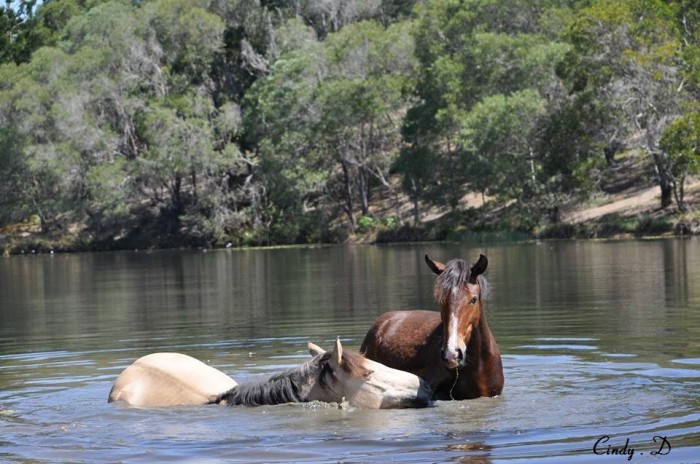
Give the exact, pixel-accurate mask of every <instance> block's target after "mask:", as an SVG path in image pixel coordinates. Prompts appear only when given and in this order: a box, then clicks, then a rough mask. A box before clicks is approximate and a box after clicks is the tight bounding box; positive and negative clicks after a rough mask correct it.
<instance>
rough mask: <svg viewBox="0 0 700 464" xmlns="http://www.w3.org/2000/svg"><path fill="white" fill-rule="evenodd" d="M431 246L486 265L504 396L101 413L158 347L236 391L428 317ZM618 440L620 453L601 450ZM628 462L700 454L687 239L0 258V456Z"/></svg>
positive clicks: (694, 265) (695, 306)
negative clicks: (392, 313) (383, 326)
mask: <svg viewBox="0 0 700 464" xmlns="http://www.w3.org/2000/svg"><path fill="white" fill-rule="evenodd" d="M425 253H428V254H430V255H431V257H433V258H435V259H437V260H441V261H447V260H449V259H450V258H454V257H462V258H466V259H468V260H470V261H475V260H476V258H477V257H478V255H479V253H483V254H485V255H487V256H488V258H489V268H488V270H487V273H486V275H487V278H488V280H489V283H490V287H491V298H490V300H489V301H487V303H486V313H487V317H488V320H489V323H490V325H491V329H492V330H493V332H494V334H495V336H496V339H497V340H498V342H499V344H500V346H501V351H502V353H503V362H504V370H505V377H506V386H505V389H504V392H503V395H501V396H500V397H498V398H482V399H478V400H470V401H459V402H437V403H435V405H434V406H433V407H430V408H427V409H413V410H410V409H406V410H380V411H370V410H358V409H355V410H353V409H339V408H337V407H334V406H333V405H330V406H329V405H325V404H320V403H309V404H302V405H298V404H297V405H281V406H263V407H258V408H225V407H218V406H202V407H176V408H165V409H150V410H144V409H130V408H125V407H122V406H118V405H114V404H108V403H107V402H106V400H107V394H108V392H109V390H110V388H111V384H112V382H113V380H114V379H115V378H116V376H117V375H118V374H119V373H120V372H121V370H122V369H124V368H125V367H126V366H127V365H129V364H130V363H131V362H132V361H134V360H135V359H136V358H138V357H140V356H143V355H145V354H148V353H152V352H156V351H179V352H182V353H186V354H189V355H192V356H195V357H197V358H199V359H201V360H203V361H205V362H207V363H209V364H211V365H213V366H215V367H217V368H219V369H221V370H223V371H224V372H226V373H228V374H230V375H231V376H232V377H233V378H235V379H236V380H238V381H241V380H245V379H246V378H249V377H251V376H256V375H258V374H266V373H273V372H277V371H279V370H282V369H285V368H288V367H291V366H295V365H298V364H300V363H301V362H303V361H304V360H306V359H307V356H308V355H307V353H306V350H305V347H306V342H307V340H312V341H314V342H316V343H317V344H320V345H321V346H324V347H327V348H329V347H331V344H332V341H333V340H334V339H335V337H336V336H337V335H339V336H341V339H342V341H343V344H344V346H345V347H346V349H347V348H351V349H357V348H358V347H359V345H360V343H361V341H362V338H363V336H364V334H365V331H366V330H367V329H368V328H369V326H370V325H371V323H372V321H373V320H374V319H375V318H376V317H377V316H378V315H379V314H381V313H382V312H385V311H387V310H393V309H418V308H424V309H437V307H436V304H435V302H434V301H433V298H432V285H433V282H434V276H433V274H432V273H431V272H430V271H429V269H428V268H427V266H426V265H425V263H424V261H423V255H424V254H425ZM605 437H609V438H607V439H606V438H605ZM662 437H665V439H664V438H662ZM655 439H656V441H655ZM606 440H607V441H606ZM596 443H598V444H597V446H596ZM625 444H627V446H626V448H625V449H623V450H622V451H625V452H626V453H629V452H630V451H631V450H632V449H633V450H634V454H632V455H631V456H630V454H625V455H623V456H621V455H612V454H602V455H601V454H598V455H597V454H595V452H597V453H606V452H608V451H612V449H613V448H623V447H624V446H625ZM594 447H595V451H594ZM659 450H660V451H661V453H659V454H653V452H657V451H659ZM630 458H631V459H630ZM628 459H629V460H631V461H637V462H646V461H652V462H700V239H697V238H694V239H686V240H676V239H672V240H653V241H604V242H598V241H571V242H569V241H564V242H542V243H534V242H533V243H518V244H496V245H492V244H488V245H487V244H481V243H471V244H468V245H467V244H436V243H430V244H413V245H400V246H398V245H397V246H381V247H380V246H347V247H320V248H289V249H270V250H219V251H207V252H203V251H165V252H151V253H149V252H128V253H126V252H125V253H94V254H74V255H58V254H57V255H51V256H47V255H43V256H15V257H7V258H0V461H3V462H144V463H152V462H197V463H218V462H236V461H239V462H256V461H258V462H302V461H308V462H319V461H320V462H339V461H342V462H386V461H398V462H446V461H460V462H503V461H518V462H528V461H532V462H566V461H568V462H610V463H614V462H624V461H627V460H628Z"/></svg>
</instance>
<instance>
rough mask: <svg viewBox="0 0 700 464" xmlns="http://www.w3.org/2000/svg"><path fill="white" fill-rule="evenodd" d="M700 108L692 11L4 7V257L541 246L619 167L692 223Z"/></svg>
mask: <svg viewBox="0 0 700 464" xmlns="http://www.w3.org/2000/svg"><path fill="white" fill-rule="evenodd" d="M699 102H700V0H669V1H661V0H628V1H624V2H620V1H618V0H590V1H573V0H570V1H566V0H527V1H525V0H106V1H105V0H46V1H44V2H37V1H36V0H20V1H10V0H6V4H5V6H4V7H0V241H2V238H3V237H5V239H6V244H5V245H3V247H4V248H5V251H7V250H8V249H9V248H10V247H12V246H13V245H12V243H14V242H13V241H12V239H13V236H14V235H17V234H13V232H12V230H20V229H21V230H26V229H31V231H32V233H31V234H30V235H31V237H30V240H33V241H34V242H35V243H36V246H37V247H42V246H43V247H45V248H51V249H54V248H56V249H59V250H60V249H64V250H78V249H93V250H99V249H119V248H142V247H173V246H186V247H218V246H241V245H270V244H292V243H336V242H343V241H347V240H348V238H349V237H352V236H356V235H358V234H360V235H361V234H363V233H366V232H367V231H368V230H370V229H373V230H375V231H377V230H379V231H380V232H381V233H382V234H383V235H382V236H383V237H385V238H386V239H391V238H392V237H393V238H400V237H413V238H423V237H424V235H421V233H420V231H421V230H422V229H421V227H424V226H423V225H422V224H423V223H424V219H425V214H426V211H428V210H429V209H430V208H443V209H445V210H447V211H450V212H451V213H450V214H449V215H448V217H451V218H452V221H453V222H451V223H449V225H447V226H445V227H453V226H454V225H455V224H457V225H460V226H461V227H466V228H471V229H474V230H477V229H488V228H492V229H496V230H500V229H509V230H516V231H521V232H524V233H531V232H532V231H533V230H543V229H545V228H548V227H554V228H556V227H557V225H558V223H559V222H560V220H561V218H560V211H561V209H562V208H564V207H565V206H566V205H568V204H571V203H572V202H576V201H581V200H582V199H586V198H589V197H591V195H595V194H596V192H599V191H600V188H601V178H602V177H603V176H602V173H604V172H605V170H606V168H607V167H609V166H611V165H613V164H615V163H619V162H620V159H623V158H624V159H626V158H625V157H634V159H636V160H639V162H640V163H642V164H644V165H645V166H648V167H649V169H648V170H645V171H641V172H642V173H641V174H640V171H638V170H637V171H635V170H631V171H630V173H629V174H628V176H629V177H635V178H636V177H640V176H641V177H645V181H647V182H653V183H654V185H655V186H656V187H658V189H659V198H660V200H659V202H660V204H659V208H661V209H667V210H668V211H673V214H675V215H676V216H677V217H695V218H696V219H698V213H697V212H696V211H695V210H694V208H693V205H692V204H691V203H690V202H688V200H687V198H686V192H685V189H684V187H685V184H686V181H687V180H688V179H689V178H692V177H693V176H694V175H697V174H698V173H699V172H700V103H699ZM623 180H625V179H623ZM628 180H631V181H634V180H636V179H628ZM468 193H472V194H478V195H479V196H480V197H481V198H482V199H484V200H485V202H486V203H485V204H484V206H483V207H481V208H478V209H476V210H475V209H474V208H465V207H464V205H463V200H462V198H463V197H464V196H465V194H468ZM379 197H381V198H382V201H383V202H385V203H387V204H388V205H389V206H388V207H387V208H385V210H384V212H383V213H381V214H377V213H373V212H372V208H371V207H372V205H373V203H374V202H376V201H378V200H377V199H378V198H379ZM401 202H404V203H406V204H408V205H409V206H410V208H408V210H403V211H404V212H402V210H401V209H400V208H399V207H398V204H399V203H401ZM405 211H408V212H405ZM13 227H15V228H17V227H19V228H20V229H13ZM416 231H418V232H416ZM25 235H27V234H25ZM438 235H439V234H438ZM8 237H9V238H10V239H8Z"/></svg>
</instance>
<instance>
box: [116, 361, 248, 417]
mask: <svg viewBox="0 0 700 464" xmlns="http://www.w3.org/2000/svg"><path fill="white" fill-rule="evenodd" d="M235 386H236V381H235V380H233V379H232V378H231V377H229V376H228V375H226V374H224V373H223V372H221V371H220V370H218V369H215V368H213V367H211V366H208V365H207V364H204V363H203V362H201V361H199V360H197V359H195V358H193V357H191V356H187V355H185V354H181V353H153V354H149V355H147V356H144V357H142V358H139V359H137V360H136V361H134V363H133V364H131V365H130V366H129V367H127V368H126V369H124V371H123V372H122V373H121V374H120V375H119V377H117V380H115V381H114V385H113V386H112V390H111V391H110V392H109V398H108V399H107V401H108V402H110V403H111V402H113V401H121V402H125V403H128V404H130V405H132V406H137V407H157V406H175V405H187V404H207V403H208V402H209V401H210V399H211V397H212V396H216V395H218V394H219V393H221V392H224V391H226V390H228V389H230V388H233V387H235Z"/></svg>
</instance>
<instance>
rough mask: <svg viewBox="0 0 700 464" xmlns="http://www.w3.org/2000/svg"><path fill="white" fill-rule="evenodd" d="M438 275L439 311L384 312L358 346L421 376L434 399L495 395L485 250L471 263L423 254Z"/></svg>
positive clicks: (496, 353) (499, 368)
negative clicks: (486, 305)
mask: <svg viewBox="0 0 700 464" xmlns="http://www.w3.org/2000/svg"><path fill="white" fill-rule="evenodd" d="M425 260H426V263H427V264H428V267H429V268H430V269H431V270H432V271H433V272H434V273H435V274H437V275H438V277H437V280H436V282H435V292H434V293H435V299H436V300H437V302H438V303H439V304H440V312H439V313H437V312H434V311H421V310H417V311H393V312H389V313H385V314H383V315H381V316H379V318H377V320H376V321H375V322H374V324H373V325H372V327H371V328H370V330H369V331H368V332H367V335H366V336H365V339H364V341H363V342H362V346H361V348H360V352H361V353H362V354H364V355H365V356H367V357H368V358H370V359H373V360H375V361H378V362H380V363H383V364H385V365H387V366H390V367H393V368H395V369H401V370H405V371H408V372H411V373H414V374H416V375H418V376H419V377H422V378H423V379H425V380H426V381H427V382H428V383H429V384H430V385H431V387H432V389H433V391H434V397H433V398H434V399H439V400H445V399H456V400H461V399H471V398H478V397H480V396H496V395H499V394H500V393H501V391H502V390H503V383H504V379H503V365H502V363H501V354H500V350H499V348H498V344H497V343H496V339H495V338H494V336H493V333H492V332H491V329H490V328H489V326H488V323H487V321H486V315H485V314H484V310H483V299H484V297H485V295H486V292H487V284H486V280H485V279H484V277H483V275H482V274H483V272H484V271H485V270H486V267H487V265H488V261H487V260H486V257H485V256H484V255H481V256H480V257H479V260H478V261H477V263H476V264H474V265H473V266H471V265H470V264H469V263H467V262H466V261H464V260H462V259H454V260H451V261H449V262H448V263H447V264H443V263H440V262H437V261H433V260H431V259H430V258H429V257H428V256H427V255H426V256H425Z"/></svg>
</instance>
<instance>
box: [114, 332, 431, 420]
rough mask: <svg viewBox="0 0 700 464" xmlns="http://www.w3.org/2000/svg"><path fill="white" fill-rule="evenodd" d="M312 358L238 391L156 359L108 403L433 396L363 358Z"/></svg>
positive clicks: (120, 385) (224, 379) (131, 371)
mask: <svg viewBox="0 0 700 464" xmlns="http://www.w3.org/2000/svg"><path fill="white" fill-rule="evenodd" d="M307 347H308V349H309V352H310V353H311V355H312V356H313V357H312V358H311V359H310V360H309V361H307V362H305V363H303V364H302V365H300V366H297V367H295V368H292V369H289V370H288V371H286V372H283V373H281V374H277V375H274V376H272V377H270V378H269V379H268V380H265V381H263V382H257V383H246V384H242V385H239V384H237V383H236V382H235V381H234V380H233V379H231V378H230V377H228V376H227V375H226V374H224V373H223V372H221V371H219V370H218V369H215V368H213V367H211V366H207V365H206V364H204V363H202V362H201V361H198V360H196V359H194V358H192V357H190V356H187V355H183V354H179V353H155V354H152V355H148V356H144V357H143V358H140V359H138V360H137V361H135V362H134V364H132V365H131V366H129V367H128V368H127V369H125V370H124V371H123V372H122V373H121V374H120V375H119V377H118V378H117V380H116V381H115V383H114V386H113V387H112V390H111V391H110V394H109V398H108V401H109V402H112V401H123V402H126V403H128V404H131V405H133V406H138V407H155V406H174V405H196V404H211V403H217V404H228V405H246V406H258V405H263V404H281V403H298V402H307V401H315V400H318V401H326V402H338V403H340V402H342V401H347V402H348V403H349V404H350V405H351V406H354V407H359V408H402V407H421V406H426V405H427V404H428V402H429V401H430V398H431V394H432V392H431V390H430V387H429V386H428V384H427V383H426V382H424V381H423V380H422V379H420V378H418V377H417V376H416V375H414V374H410V373H408V372H402V371H398V370H396V369H391V368H389V367H387V366H384V365H382V364H379V363H377V362H374V361H371V360H369V359H367V358H365V357H364V356H361V355H360V354H358V353H355V352H351V351H347V350H343V347H342V345H341V343H340V340H336V343H335V347H334V349H333V351H332V352H326V351H324V350H323V349H321V348H319V347H318V346H316V345H314V344H313V343H309V344H308V346H307Z"/></svg>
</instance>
